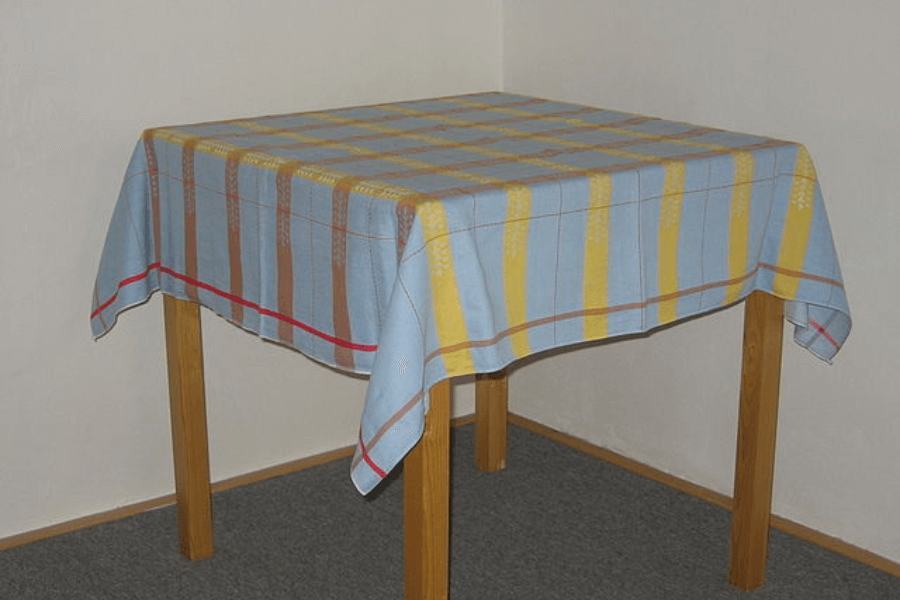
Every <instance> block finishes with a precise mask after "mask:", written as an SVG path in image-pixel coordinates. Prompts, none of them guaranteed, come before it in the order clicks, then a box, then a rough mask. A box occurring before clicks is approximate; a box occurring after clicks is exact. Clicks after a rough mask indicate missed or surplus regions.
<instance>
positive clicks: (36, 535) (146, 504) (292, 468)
mask: <svg viewBox="0 0 900 600" xmlns="http://www.w3.org/2000/svg"><path fill="white" fill-rule="evenodd" d="M474 422H475V415H474V414H471V415H464V416H461V417H456V418H453V419H451V420H450V425H451V426H453V427H461V426H463V425H470V424H472V423H474ZM353 450H354V446H345V447H343V448H337V449H335V450H329V451H328V452H323V453H321V454H316V455H314V456H308V457H306V458H301V459H298V460H292V461H290V462H286V463H282V464H279V465H275V466H273V467H268V468H265V469H260V470H258V471H253V472H251V473H245V474H244V475H238V476H236V477H230V478H228V479H223V480H221V481H215V482H212V483H211V484H210V490H211V491H212V493H213V494H215V493H217V492H222V491H225V490H230V489H233V488H236V487H240V486H242V485H248V484H250V483H257V482H260V481H265V480H267V479H272V478H273V477H280V476H282V475H289V474H290V473H296V472H298V471H303V470H304V469H310V468H312V467H318V466H320V465H324V464H327V463H330V462H333V461H336V460H341V459H343V458H347V457H350V456H352V455H353ZM172 504H175V494H166V495H165V496H160V497H158V498H151V499H150V500H144V501H142V502H137V503H135V504H129V505H127V506H120V507H118V508H114V509H111V510H107V511H103V512H99V513H96V514H93V515H88V516H86V517H80V518H78V519H72V520H71V521H65V522H63V523H57V524H55V525H50V526H48V527H42V528H40V529H33V530H31V531H26V532H24V533H19V534H16V535H13V536H10V537H5V538H0V552H2V551H3V550H8V549H10V548H15V547H16V546H24V545H25V544H30V543H32V542H37V541H40V540H45V539H47V538H52V537H56V536H58V535H63V534H66V533H73V532H75V531H79V530H81V529H87V528H88V527H93V526H94V525H101V524H103V523H109V522H111V521H117V520H118V519H124V518H126V517H131V516H134V515H138V514H140V513H142V512H147V511H148V510H155V509H157V508H163V507H165V506H170V505H172ZM174 534H175V531H174V530H173V535H174Z"/></svg>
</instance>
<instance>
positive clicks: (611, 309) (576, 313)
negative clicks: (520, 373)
mask: <svg viewBox="0 0 900 600" xmlns="http://www.w3.org/2000/svg"><path fill="white" fill-rule="evenodd" d="M760 269H767V270H769V271H777V272H780V273H786V274H788V275H791V276H793V277H797V278H800V279H810V280H813V281H820V282H822V283H827V284H829V285H833V286H835V287H838V288H840V289H843V288H844V286H843V284H842V283H841V282H840V281H836V280H834V279H828V278H826V277H821V276H819V275H810V274H808V273H800V272H797V271H789V270H787V269H782V268H781V267H778V266H776V265H771V264H768V263H759V264H758V265H757V266H756V267H755V268H754V269H753V270H751V271H748V272H747V273H744V274H743V275H741V276H740V277H733V278H731V279H726V280H723V281H716V282H713V283H707V284H704V285H698V286H696V287H692V288H687V289H684V290H680V291H678V292H675V293H672V294H665V295H662V296H655V297H652V298H648V299H647V300H645V301H643V302H632V303H629V304H619V305H616V306H606V307H600V308H591V309H587V310H573V311H571V312H567V313H561V314H557V315H550V316H548V317H542V318H540V319H535V320H533V321H528V322H526V323H520V324H518V325H516V326H514V327H510V328H508V329H505V330H503V331H501V332H500V333H498V334H497V335H495V336H494V337H493V338H490V339H485V340H474V341H473V340H468V341H465V342H460V343H458V344H453V345H451V346H444V347H442V348H438V349H436V350H434V351H432V352H431V353H430V354H429V355H428V356H426V357H425V362H426V363H428V362H429V361H431V360H432V359H434V358H435V357H437V356H440V355H442V354H450V353H453V352H458V351H459V350H463V349H467V348H486V347H490V346H494V345H496V344H497V343H498V342H499V341H500V340H502V339H504V338H507V337H509V336H511V335H513V334H515V333H518V332H520V331H524V330H526V329H530V328H532V327H538V326H540V325H547V324H550V323H556V322H559V321H565V320H567V319H577V318H581V317H585V316H594V315H604V314H612V313H617V312H622V311H625V310H634V309H642V308H646V307H647V306H649V305H651V304H656V303H659V302H664V301H667V300H674V299H675V298H680V297H683V296H690V295H693V294H697V293H700V292H703V291H706V290H711V289H715V288H721V287H725V286H729V285H735V284H739V283H743V282H744V281H746V280H748V279H751V278H753V277H755V276H756V273H757V271H759V270H760ZM724 306H725V305H722V306H717V307H712V308H710V309H709V310H716V309H718V308H724ZM584 341H590V340H584ZM463 374H464V373H454V375H463Z"/></svg>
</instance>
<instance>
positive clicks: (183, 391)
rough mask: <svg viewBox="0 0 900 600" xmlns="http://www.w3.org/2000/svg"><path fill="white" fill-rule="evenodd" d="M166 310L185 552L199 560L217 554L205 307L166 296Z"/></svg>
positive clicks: (177, 491)
mask: <svg viewBox="0 0 900 600" xmlns="http://www.w3.org/2000/svg"><path fill="white" fill-rule="evenodd" d="M163 312H164V314H165V322H166V355H167V359H168V370H169V405H170V408H169V411H170V415H171V418H172V454H173V456H174V459H175V494H176V498H177V503H178V526H179V531H180V534H181V552H182V554H184V555H185V556H186V557H188V558H189V559H191V560H199V559H202V558H208V557H210V556H212V554H213V527H212V507H211V501H210V491H209V449H208V448H209V445H208V442H207V434H206V399H205V392H204V389H203V343H202V339H201V335H200V305H198V304H196V303H193V302H188V301H186V300H179V299H178V298H173V297H172V296H168V295H164V296H163Z"/></svg>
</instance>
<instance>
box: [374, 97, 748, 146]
mask: <svg viewBox="0 0 900 600" xmlns="http://www.w3.org/2000/svg"><path fill="white" fill-rule="evenodd" d="M446 100H447V102H453V103H455V104H461V105H463V106H471V107H472V108H480V109H484V110H490V111H493V112H499V113H505V114H508V115H514V116H517V117H533V118H535V119H539V120H541V121H548V122H551V123H563V124H566V125H575V126H577V127H584V128H585V129H588V130H592V129H594V130H596V129H600V130H602V131H608V132H610V133H616V134H619V135H624V136H627V137H634V138H639V139H645V140H648V141H657V140H662V136H659V135H657V134H655V133H649V132H646V131H637V130H634V129H625V128H621V127H610V126H608V125H603V124H601V123H591V122H590V121H586V120H584V119H579V118H572V117H554V116H550V115H542V114H540V113H533V112H530V111H527V110H521V109H516V108H504V107H502V106H495V105H493V104H484V103H482V102H474V101H472V100H464V99H462V98H447V99H446ZM382 108H383V107H382ZM587 108H590V107H587ZM621 114H624V115H626V116H629V117H632V118H636V117H639V118H649V119H652V117H644V116H643V115H638V114H628V113H621ZM685 125H688V126H689V127H694V126H693V125H690V124H687V123H685ZM520 133H521V132H520ZM536 137H537V136H536ZM547 139H556V138H547ZM662 141H665V142H667V143H672V144H678V145H679V146H687V147H689V148H704V149H706V150H717V151H728V150H731V148H729V147H728V146H721V145H719V144H709V143H706V142H697V141H692V140H683V139H678V138H673V139H665V140H662Z"/></svg>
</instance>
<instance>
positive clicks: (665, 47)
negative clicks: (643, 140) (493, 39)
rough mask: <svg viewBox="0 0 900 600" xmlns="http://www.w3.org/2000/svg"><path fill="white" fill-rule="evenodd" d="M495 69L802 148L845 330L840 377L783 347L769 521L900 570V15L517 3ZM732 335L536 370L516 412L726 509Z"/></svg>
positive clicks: (519, 384)
mask: <svg viewBox="0 0 900 600" xmlns="http://www.w3.org/2000/svg"><path fill="white" fill-rule="evenodd" d="M503 55H504V63H503V67H504V69H503V77H504V88H505V89H506V90H507V91H512V92H522V93H530V94H534V95H538V96H544V97H551V98H559V99H566V100H571V101H581V102H585V103H588V104H595V105H600V106H605V107H608V108H614V109H620V110H626V111H631V112H637V113H644V114H651V115H655V116H660V117H666V118H673V119H678V120H684V121H690V122H697V123H700V124H704V125H713V126H719V127H723V128H728V129H735V130H739V131H746V132H751V133H761V134H766V135H771V136H775V137H780V138H786V139H792V140H796V141H800V142H803V143H805V144H806V145H807V147H808V148H809V150H810V151H811V153H812V156H813V158H814V160H815V162H816V165H817V168H818V173H819V178H820V181H821V184H822V186H823V190H824V194H825V200H826V205H827V206H828V209H829V216H830V219H831V223H832V227H833V230H834V234H835V237H836V241H837V246H838V250H839V252H840V254H841V260H842V266H843V271H844V279H845V283H846V286H847V289H848V295H849V298H850V305H851V310H852V311H853V316H854V329H853V332H852V333H851V336H850V339H849V342H848V344H847V346H846V347H845V348H844V350H843V351H842V352H841V353H840V354H839V355H838V356H837V358H836V360H835V364H834V365H833V366H828V365H826V364H824V363H821V362H819V361H818V360H817V359H816V358H814V357H813V356H812V355H810V354H808V353H807V352H805V351H803V350H801V349H800V348H799V347H797V346H795V345H794V344H793V343H792V342H787V340H789V339H790V338H789V337H787V338H786V345H785V353H784V366H783V368H784V370H783V383H782V396H781V409H780V423H779V431H778V453H777V468H776V480H775V497H774V511H775V513H776V514H779V515H781V516H784V517H787V518H789V519H792V520H795V521H798V522H800V523H803V524H805V525H808V526H810V527H813V528H815V529H818V530H820V531H823V532H825V533H828V534H831V535H833V536H836V537H838V538H841V539H844V540H846V541H849V542H851V543H853V544H856V545H858V546H861V547H863V548H867V549H869V550H872V551H874V552H876V553H878V554H881V555H882V556H885V557H887V558H890V559H892V560H894V561H900V512H898V510H897V507H898V506H900V468H898V457H900V435H898V431H900V397H898V389H900V363H898V357H900V335H898V332H900V329H898V326H897V319H896V316H895V315H896V298H897V294H898V292H900V283H898V282H900V248H898V233H900V201H898V190H900V169H898V168H897V164H896V161H897V156H898V155H900V143H898V140H900V104H898V102H897V98H898V96H900V76H898V73H900V71H898V66H897V64H898V60H900V5H897V4H894V3H889V2H878V1H876V0H860V1H857V2H852V3H851V2H844V1H842V0H791V1H790V2H784V1H783V0H757V1H755V2H722V1H720V0H633V1H629V2H617V1H614V0H607V1H605V2H585V1H579V0H506V1H505V2H504V46H503ZM741 319H742V311H741V309H740V308H737V309H730V310H728V311H726V312H724V313H718V314H716V315H714V316H711V317H709V318H706V319H700V320H698V321H694V322H690V323H687V324H684V325H681V326H679V327H676V328H674V329H670V330H666V331H663V332H660V333H657V334H655V335H653V336H651V337H649V338H647V339H641V340H636V341H627V342H622V343H617V344H611V345H605V346H600V347H594V348H591V349H589V350H579V351H578V352H571V353H568V354H566V355H565V356H561V357H552V358H545V359H542V360H539V361H536V362H533V363H531V364H529V365H528V366H527V368H522V369H520V370H518V371H516V372H515V373H514V374H513V376H512V379H511V392H510V393H511V395H512V399H511V409H512V410H514V411H517V412H520V413H522V414H524V415H526V416H529V417H531V418H534V419H536V420H538V421H541V422H544V423H547V424H549V425H551V426H554V427H557V428H560V429H562V430H564V431H567V432H570V433H572V434H575V435H578V436H580V437H583V438H586V439H588V440H590V441H592V442H594V443H597V444H599V445H602V446H607V447H610V448H612V449H614V450H618V451H620V452H622V453H624V454H626V455H628V456H630V457H633V458H635V459H637V460H641V461H644V462H646V463H649V464H651V465H653V466H655V467H657V468H660V469H663V470H666V471H669V472H672V473H674V474H676V475H678V476H681V477H685V478H687V479H689V480H691V481H694V482H696V483H699V484H701V485H705V486H708V487H711V488H713V489H715V490H718V491H720V492H723V493H727V494H730V493H731V488H732V477H733V469H734V441H735V432H736V416H737V404H736V398H737V390H738V380H739V371H740V332H741ZM789 333H790V332H788V331H786V334H788V335H789ZM598 390H600V391H599V392H598ZM561 392H562V393H561ZM548 398H553V399H559V400H558V401H555V402H554V403H553V404H548V403H547V401H546V400H547V399H548ZM586 398H591V399H593V401H592V402H585V401H584V400H585V399H586ZM511 460H514V458H511Z"/></svg>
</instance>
